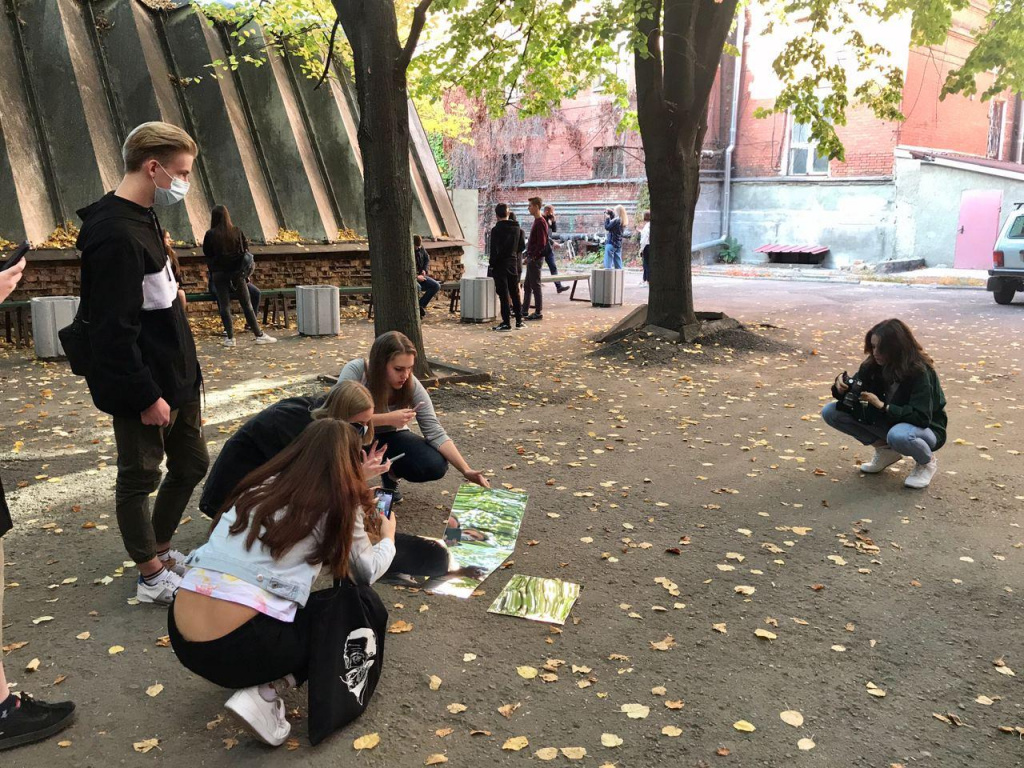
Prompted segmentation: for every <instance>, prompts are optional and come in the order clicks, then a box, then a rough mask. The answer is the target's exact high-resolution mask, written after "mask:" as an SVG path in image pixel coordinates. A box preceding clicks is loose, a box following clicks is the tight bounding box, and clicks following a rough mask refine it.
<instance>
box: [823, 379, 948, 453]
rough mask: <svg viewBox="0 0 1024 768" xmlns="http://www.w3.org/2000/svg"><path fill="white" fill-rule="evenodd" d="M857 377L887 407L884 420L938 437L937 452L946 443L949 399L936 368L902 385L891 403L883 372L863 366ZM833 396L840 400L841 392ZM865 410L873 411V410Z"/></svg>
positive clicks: (835, 392) (834, 390)
mask: <svg viewBox="0 0 1024 768" xmlns="http://www.w3.org/2000/svg"><path fill="white" fill-rule="evenodd" d="M857 377H858V378H859V379H861V380H862V381H863V382H864V388H865V389H866V390H867V391H869V392H873V393H875V394H876V395H878V397H879V398H881V400H882V402H884V403H885V404H886V406H888V409H887V412H886V413H885V416H886V417H887V420H888V421H890V422H892V423H893V424H913V425H914V426H915V427H921V428H922V429H923V428H928V429H930V430H931V431H932V432H934V433H935V439H936V443H935V450H938V449H939V448H941V447H942V446H943V445H944V444H945V442H946V425H947V418H946V396H945V395H944V394H943V392H942V385H941V384H939V376H938V374H937V373H935V369H934V368H931V367H929V368H927V369H926V370H925V371H924V372H923V373H921V374H919V375H918V376H916V377H914V378H913V379H910V380H909V381H905V382H901V383H900V385H899V387H897V388H896V392H895V393H894V394H893V396H892V399H891V400H887V399H886V390H887V389H888V387H887V386H886V384H885V381H884V380H883V379H882V372H881V369H880V368H879V367H878V366H876V365H869V364H868V363H867V362H865V363H863V364H862V365H861V367H860V370H858V371H857ZM833 394H835V395H836V399H840V398H839V394H838V391H837V390H836V389H835V387H833ZM865 410H869V411H874V410H875V409H874V408H870V407H868V408H866V409H865Z"/></svg>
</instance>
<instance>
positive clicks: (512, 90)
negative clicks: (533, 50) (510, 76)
mask: <svg viewBox="0 0 1024 768" xmlns="http://www.w3.org/2000/svg"><path fill="white" fill-rule="evenodd" d="M536 18H537V14H536V13H534V15H533V16H532V17H530V26H529V27H528V28H527V30H526V40H525V42H524V43H523V52H522V53H521V54H519V71H518V72H517V73H516V79H515V80H513V81H512V85H510V86H509V88H508V96H507V97H506V98H505V106H506V107H507V106H508V105H509V104H511V103H512V96H513V94H514V93H515V92H516V86H517V85H519V78H520V77H521V76H522V72H523V69H524V68H525V66H526V53H527V51H529V49H530V36H531V35H532V34H533V20H534V19H536Z"/></svg>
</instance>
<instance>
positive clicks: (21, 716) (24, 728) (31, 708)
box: [0, 693, 75, 750]
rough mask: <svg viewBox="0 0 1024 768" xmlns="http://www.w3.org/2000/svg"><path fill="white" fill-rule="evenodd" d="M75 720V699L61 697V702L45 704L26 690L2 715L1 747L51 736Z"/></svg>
mask: <svg viewBox="0 0 1024 768" xmlns="http://www.w3.org/2000/svg"><path fill="white" fill-rule="evenodd" d="M73 722H75V705H74V703H72V702H70V701H62V702H61V703H60V704H46V703H45V702H42V701H36V700H35V699H33V698H32V697H31V696H29V695H27V694H24V693H23V694H21V700H20V701H19V702H18V706H17V707H15V708H14V709H10V710H8V711H7V715H6V716H5V717H2V718H0V750H4V749H11V748H12V747H20V746H21V745H23V744H31V743H32V742H34V741H41V740H43V739H46V738H49V737H50V736H53V735H54V734H55V733H60V732H61V731H63V730H64V729H65V728H67V727H68V726H69V725H71V724H72V723H73Z"/></svg>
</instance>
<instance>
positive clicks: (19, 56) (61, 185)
mask: <svg viewBox="0 0 1024 768" xmlns="http://www.w3.org/2000/svg"><path fill="white" fill-rule="evenodd" d="M5 5H6V7H7V10H8V12H7V13H5V14H3V18H0V82H2V83H3V87H2V88H0V237H2V238H5V239H7V240H12V241H18V240H21V239H28V240H30V241H32V242H36V243H38V242H42V241H44V240H46V239H47V238H49V237H50V235H51V234H52V233H53V231H54V230H55V228H56V227H57V226H58V225H60V224H63V223H64V222H65V221H71V222H74V223H76V224H77V223H78V221H77V216H75V211H76V210H77V209H78V208H80V207H82V206H84V205H86V204H88V203H90V202H92V201H93V200H95V199H97V198H99V197H100V196H101V195H102V194H103V193H104V192H106V191H109V190H112V189H114V188H115V187H116V186H117V184H118V182H119V181H120V178H121V173H122V162H121V152H120V147H121V144H122V143H123V141H124V138H125V137H126V136H127V134H128V132H129V131H130V130H131V129H132V128H134V127H135V126H136V125H138V124H140V123H143V122H147V121H150V120H163V121H165V122H169V123H174V124H175V125H180V126H181V127H182V128H184V129H185V130H187V131H188V132H189V133H190V134H191V135H192V136H193V137H195V139H196V141H197V142H198V144H199V148H200V154H199V157H198V158H197V160H196V165H195V169H194V173H193V190H192V192H190V193H189V196H188V198H187V199H186V203H185V205H179V206H173V207H172V208H170V209H168V210H167V211H166V212H165V213H163V214H162V216H161V221H162V223H163V224H164V226H166V227H167V228H168V229H169V230H170V231H171V234H172V236H173V237H174V238H175V239H176V240H185V241H189V240H193V239H198V240H200V241H201V240H202V235H203V233H204V232H205V231H206V229H207V227H208V225H209V211H210V208H211V207H212V206H213V205H216V204H223V205H226V206H228V208H229V209H230V210H231V213H232V217H233V219H234V221H235V223H236V224H238V225H239V226H240V227H242V229H243V230H245V232H246V233H247V234H248V235H249V237H250V239H251V240H253V241H256V242H260V241H268V240H274V239H277V238H278V235H279V232H280V230H291V231H296V232H298V233H299V235H300V237H301V238H303V239H304V240H309V241H325V240H336V239H339V231H340V230H352V231H354V232H355V233H356V234H357V235H358V236H363V237H365V233H366V222H365V214H364V212H363V179H362V173H363V166H362V159H361V157H360V154H359V147H358V143H357V140H356V128H357V126H358V119H359V118H358V107H357V101H356V98H355V93H354V89H353V88H352V87H351V84H350V83H349V82H348V79H347V77H346V75H345V73H344V72H343V71H342V70H341V69H340V68H339V69H338V70H337V75H338V77H337V78H332V79H331V80H329V81H328V83H327V84H325V85H324V86H323V87H321V88H320V89H319V90H316V91H314V90H313V83H312V82H310V81H309V80H308V79H306V78H304V77H303V76H302V75H301V73H300V72H299V69H298V66H297V65H296V63H295V62H293V61H291V60H289V58H288V57H286V56H282V55H279V54H276V53H270V56H269V59H270V61H269V64H267V65H265V66H262V67H255V66H246V65H244V64H243V65H242V66H240V67H239V69H238V70H237V71H235V72H228V73H215V72H214V70H213V69H212V68H211V67H210V66H209V65H210V64H211V63H212V62H214V61H216V60H227V59H228V57H229V56H231V55H232V54H236V55H238V56H239V58H241V56H242V54H244V53H245V51H239V50H237V48H236V46H235V43H234V41H233V40H232V39H231V38H230V37H229V35H227V34H226V32H225V31H224V30H222V29H220V28H217V27H211V26H209V24H208V23H207V20H206V19H205V17H203V16H202V15H201V14H200V13H198V12H196V11H195V10H194V9H193V8H192V7H189V6H183V7H175V6H177V5H178V3H176V2H169V1H168V0H148V2H146V1H144V0H82V1H81V2H80V1H79V0H5ZM251 29H252V33H253V37H252V39H251V42H250V45H254V46H256V47H263V46H264V45H265V44H266V41H265V39H264V37H263V34H262V32H261V30H260V29H259V28H258V27H256V26H255V25H253V26H252V27H251ZM215 74H219V75H220V76H219V77H214V75H215ZM409 118H410V124H411V125H410V128H411V133H412V142H411V146H410V148H409V150H410V165H411V169H412V170H411V173H412V179H411V182H412V189H413V229H414V231H415V232H418V233H420V234H421V235H423V236H424V237H427V238H446V237H450V238H453V239H459V240H461V238H462V230H461V228H460V227H459V224H458V220H457V219H456V217H455V211H454V209H453V207H452V205H451V201H450V200H449V198H448V194H447V192H446V190H445V188H444V184H443V182H442V180H441V175H440V173H439V172H438V169H437V165H436V163H435V162H434V158H433V154H432V153H431V150H430V146H429V144H428V142H427V137H426V134H425V133H424V131H423V127H422V125H421V124H420V121H419V118H418V116H417V115H416V111H415V109H414V108H413V107H412V105H411V103H410V105H409Z"/></svg>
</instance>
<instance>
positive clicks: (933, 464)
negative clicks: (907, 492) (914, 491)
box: [903, 456, 939, 488]
mask: <svg viewBox="0 0 1024 768" xmlns="http://www.w3.org/2000/svg"><path fill="white" fill-rule="evenodd" d="M938 471H939V460H938V459H936V458H935V457H934V456H932V460H931V461H929V462H928V463H927V464H916V463H915V464H914V469H913V470H912V471H911V472H910V474H909V475H907V479H906V481H904V483H903V484H904V485H905V486H907V488H927V487H928V485H929V484H930V483H931V481H932V478H933V477H934V476H935V473H936V472H938Z"/></svg>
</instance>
